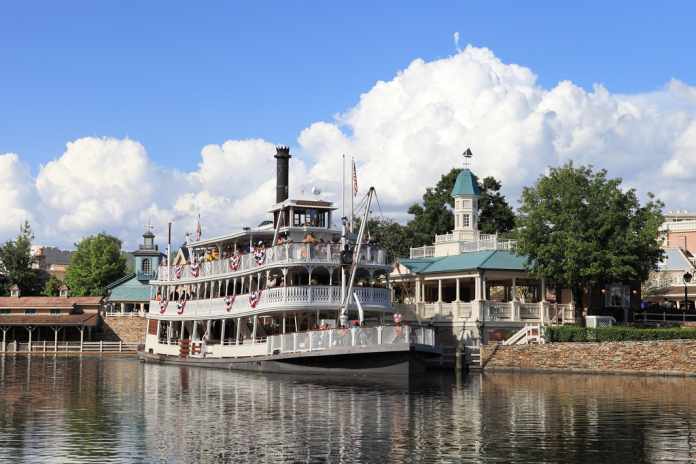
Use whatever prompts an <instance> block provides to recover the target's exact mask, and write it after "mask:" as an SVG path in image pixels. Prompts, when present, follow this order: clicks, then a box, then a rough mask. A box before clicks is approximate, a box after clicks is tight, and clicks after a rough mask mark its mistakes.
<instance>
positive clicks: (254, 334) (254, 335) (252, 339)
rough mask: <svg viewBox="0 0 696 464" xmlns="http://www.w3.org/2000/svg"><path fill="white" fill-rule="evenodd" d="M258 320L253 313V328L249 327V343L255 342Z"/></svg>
mask: <svg viewBox="0 0 696 464" xmlns="http://www.w3.org/2000/svg"><path fill="white" fill-rule="evenodd" d="M258 321H259V316H257V315H254V328H253V329H251V343H256V326H257V324H258Z"/></svg>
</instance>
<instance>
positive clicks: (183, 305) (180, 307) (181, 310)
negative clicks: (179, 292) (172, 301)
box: [176, 298, 186, 315]
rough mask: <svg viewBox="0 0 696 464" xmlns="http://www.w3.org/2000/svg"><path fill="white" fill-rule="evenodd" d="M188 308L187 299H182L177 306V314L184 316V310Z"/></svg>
mask: <svg viewBox="0 0 696 464" xmlns="http://www.w3.org/2000/svg"><path fill="white" fill-rule="evenodd" d="M185 308H186V298H181V299H180V300H179V302H178V303H177V304H176V313H177V314H179V315H181V314H184V309H185Z"/></svg>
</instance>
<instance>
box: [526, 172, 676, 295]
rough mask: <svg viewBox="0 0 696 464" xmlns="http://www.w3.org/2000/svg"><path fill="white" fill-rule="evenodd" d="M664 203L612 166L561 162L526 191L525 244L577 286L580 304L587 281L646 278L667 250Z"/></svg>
mask: <svg viewBox="0 0 696 464" xmlns="http://www.w3.org/2000/svg"><path fill="white" fill-rule="evenodd" d="M662 206H663V205H662V203H661V202H660V201H658V200H655V198H654V196H653V195H652V194H649V195H648V201H647V203H646V204H645V205H642V206H641V204H640V202H639V200H638V197H637V195H636V192H635V190H633V189H628V190H622V188H621V179H618V178H617V179H609V178H607V172H606V171H605V170H600V171H596V172H595V171H593V169H592V167H577V168H576V167H575V166H573V164H572V163H569V164H566V165H564V166H562V167H560V168H553V169H551V172H550V173H549V174H548V175H545V176H541V177H540V178H539V179H538V180H537V182H536V184H535V185H534V186H532V187H527V188H525V189H524V190H523V192H522V205H521V207H520V208H519V213H520V216H519V217H518V225H519V229H518V243H517V252H518V253H519V254H522V255H526V256H527V257H528V258H529V260H528V267H529V270H530V271H531V272H532V273H533V274H535V275H536V276H539V277H545V278H547V279H549V280H552V281H554V282H555V283H556V284H557V285H560V286H564V287H566V288H571V289H573V294H574V299H575V301H576V303H578V307H579V306H580V304H579V303H580V295H581V290H582V289H583V288H588V287H591V286H593V285H597V284H600V285H603V284H605V283H609V282H614V281H624V282H626V281H643V280H645V279H647V277H648V275H649V273H650V272H651V271H652V270H654V269H656V266H657V263H658V261H659V260H660V259H661V258H662V254H663V252H662V249H661V247H660V242H659V239H658V229H659V226H660V225H661V224H662V221H663V217H662V212H661V210H662Z"/></svg>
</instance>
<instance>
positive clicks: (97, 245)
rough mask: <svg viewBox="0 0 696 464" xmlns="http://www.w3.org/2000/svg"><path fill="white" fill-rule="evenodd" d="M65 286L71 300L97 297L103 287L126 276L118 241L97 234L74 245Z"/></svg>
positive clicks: (105, 235)
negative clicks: (74, 297)
mask: <svg viewBox="0 0 696 464" xmlns="http://www.w3.org/2000/svg"><path fill="white" fill-rule="evenodd" d="M75 246H76V247H77V249H76V251H75V253H73V255H72V257H71V258H70V266H69V267H68V271H67V273H66V275H65V282H66V284H67V286H68V288H70V293H71V294H73V295H75V296H85V295H93V296H101V295H103V293H104V287H106V285H108V284H109V283H111V282H113V281H115V280H117V279H120V278H121V277H123V276H124V275H125V273H126V259H125V258H124V257H123V255H122V254H121V241H120V240H119V239H117V238H116V237H112V236H111V235H107V234H106V233H103V232H102V233H100V234H98V235H93V236H89V237H86V238H84V239H82V240H81V241H80V243H77V244H76V245H75Z"/></svg>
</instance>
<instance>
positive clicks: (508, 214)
mask: <svg viewBox="0 0 696 464" xmlns="http://www.w3.org/2000/svg"><path fill="white" fill-rule="evenodd" d="M461 171H462V170H461V169H458V168H454V169H452V170H451V171H450V172H448V173H447V174H444V175H443V176H442V177H440V180H439V181H438V182H437V184H436V185H435V186H434V187H428V188H427V189H426V190H425V193H424V194H423V202H422V204H418V203H417V204H414V205H412V206H411V207H410V208H409V209H408V212H409V214H412V215H413V216H414V217H413V219H412V220H411V221H409V223H408V224H407V226H408V228H409V229H410V231H411V232H410V233H411V234H412V236H413V237H414V240H415V243H416V245H414V246H421V245H428V244H431V243H432V241H433V240H434V238H435V235H437V234H446V233H448V232H450V231H451V230H452V229H453V228H454V215H453V214H452V208H453V207H454V199H453V198H452V188H453V187H454V183H455V182H456V180H457V176H458V175H459V173H460V172H461ZM477 182H478V184H479V188H480V190H481V198H480V199H479V211H478V213H479V229H480V230H481V232H483V233H485V234H494V233H500V234H502V233H506V232H509V231H511V230H512V229H513V228H514V227H515V213H514V212H513V211H512V208H511V207H510V205H509V204H508V203H507V200H506V199H505V196H504V195H502V194H501V193H500V189H501V183H500V181H498V180H496V179H495V178H494V177H486V178H484V179H483V181H481V180H478V179H477Z"/></svg>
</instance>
